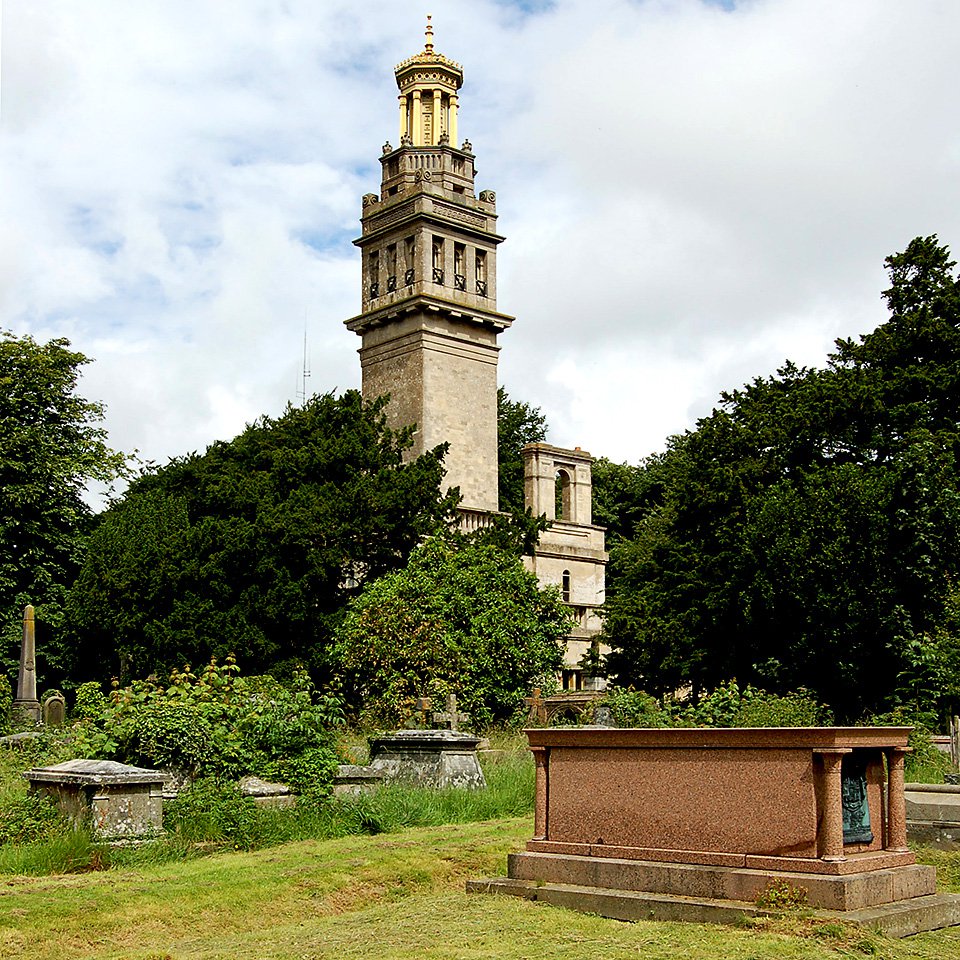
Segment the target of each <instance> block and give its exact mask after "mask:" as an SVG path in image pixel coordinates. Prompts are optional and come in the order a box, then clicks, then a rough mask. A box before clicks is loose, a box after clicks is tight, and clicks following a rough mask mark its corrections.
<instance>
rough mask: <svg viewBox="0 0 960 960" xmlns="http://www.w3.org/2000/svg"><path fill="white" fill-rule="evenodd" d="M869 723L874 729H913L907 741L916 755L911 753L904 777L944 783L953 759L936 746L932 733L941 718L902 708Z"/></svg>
mask: <svg viewBox="0 0 960 960" xmlns="http://www.w3.org/2000/svg"><path fill="white" fill-rule="evenodd" d="M869 723H870V725H871V726H882V727H913V730H911V731H910V737H909V739H908V740H907V746H909V747H910V749H911V751H912V752H911V753H908V754H907V759H906V763H905V765H904V777H905V778H906V779H907V780H908V781H909V782H910V783H943V775H944V774H945V773H949V772H950V770H951V769H952V767H951V763H950V757H949V756H947V754H945V753H942V752H941V751H940V750H938V749H937V747H936V746H935V745H934V742H933V734H932V731H933V730H935V729H936V727H937V718H936V716H935V715H934V714H933V713H929V712H925V711H918V710H916V709H915V708H914V707H912V706H900V707H896V708H895V709H893V710H891V711H889V713H882V714H877V715H876V716H873V717H871V718H870V720H869Z"/></svg>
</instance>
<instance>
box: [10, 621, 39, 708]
mask: <svg viewBox="0 0 960 960" xmlns="http://www.w3.org/2000/svg"><path fill="white" fill-rule="evenodd" d="M13 710H14V712H15V713H16V712H19V713H20V715H21V716H22V717H24V718H25V719H27V720H32V721H33V722H34V723H38V722H39V721H40V701H39V700H38V699H37V641H36V632H35V625H34V619H33V607H32V606H31V605H30V604H29V603H28V604H27V605H26V606H25V607H24V608H23V643H22V644H21V645H20V672H19V673H18V675H17V696H16V699H15V700H14V701H13Z"/></svg>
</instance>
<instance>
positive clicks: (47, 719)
mask: <svg viewBox="0 0 960 960" xmlns="http://www.w3.org/2000/svg"><path fill="white" fill-rule="evenodd" d="M66 715H67V701H66V700H64V698H63V694H62V693H59V692H55V693H51V694H50V695H49V696H48V697H46V698H45V699H44V701H43V725H44V726H45V727H62V726H63V721H64V720H65V719H66Z"/></svg>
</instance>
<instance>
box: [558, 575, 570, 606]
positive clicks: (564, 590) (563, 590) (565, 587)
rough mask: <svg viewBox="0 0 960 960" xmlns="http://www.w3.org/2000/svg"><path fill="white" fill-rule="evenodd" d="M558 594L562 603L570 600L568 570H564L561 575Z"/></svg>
mask: <svg viewBox="0 0 960 960" xmlns="http://www.w3.org/2000/svg"><path fill="white" fill-rule="evenodd" d="M560 595H561V596H562V597H563V602H564V603H569V602H570V571H569V570H564V571H563V577H562V579H561V587H560Z"/></svg>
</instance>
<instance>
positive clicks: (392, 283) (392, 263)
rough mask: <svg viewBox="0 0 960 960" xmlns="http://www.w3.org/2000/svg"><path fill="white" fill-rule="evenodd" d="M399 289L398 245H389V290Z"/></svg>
mask: <svg viewBox="0 0 960 960" xmlns="http://www.w3.org/2000/svg"><path fill="white" fill-rule="evenodd" d="M396 289H397V245H396V244H395V243H391V244H390V246H389V247H387V292H388V293H389V292H391V291H393V290H396Z"/></svg>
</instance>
